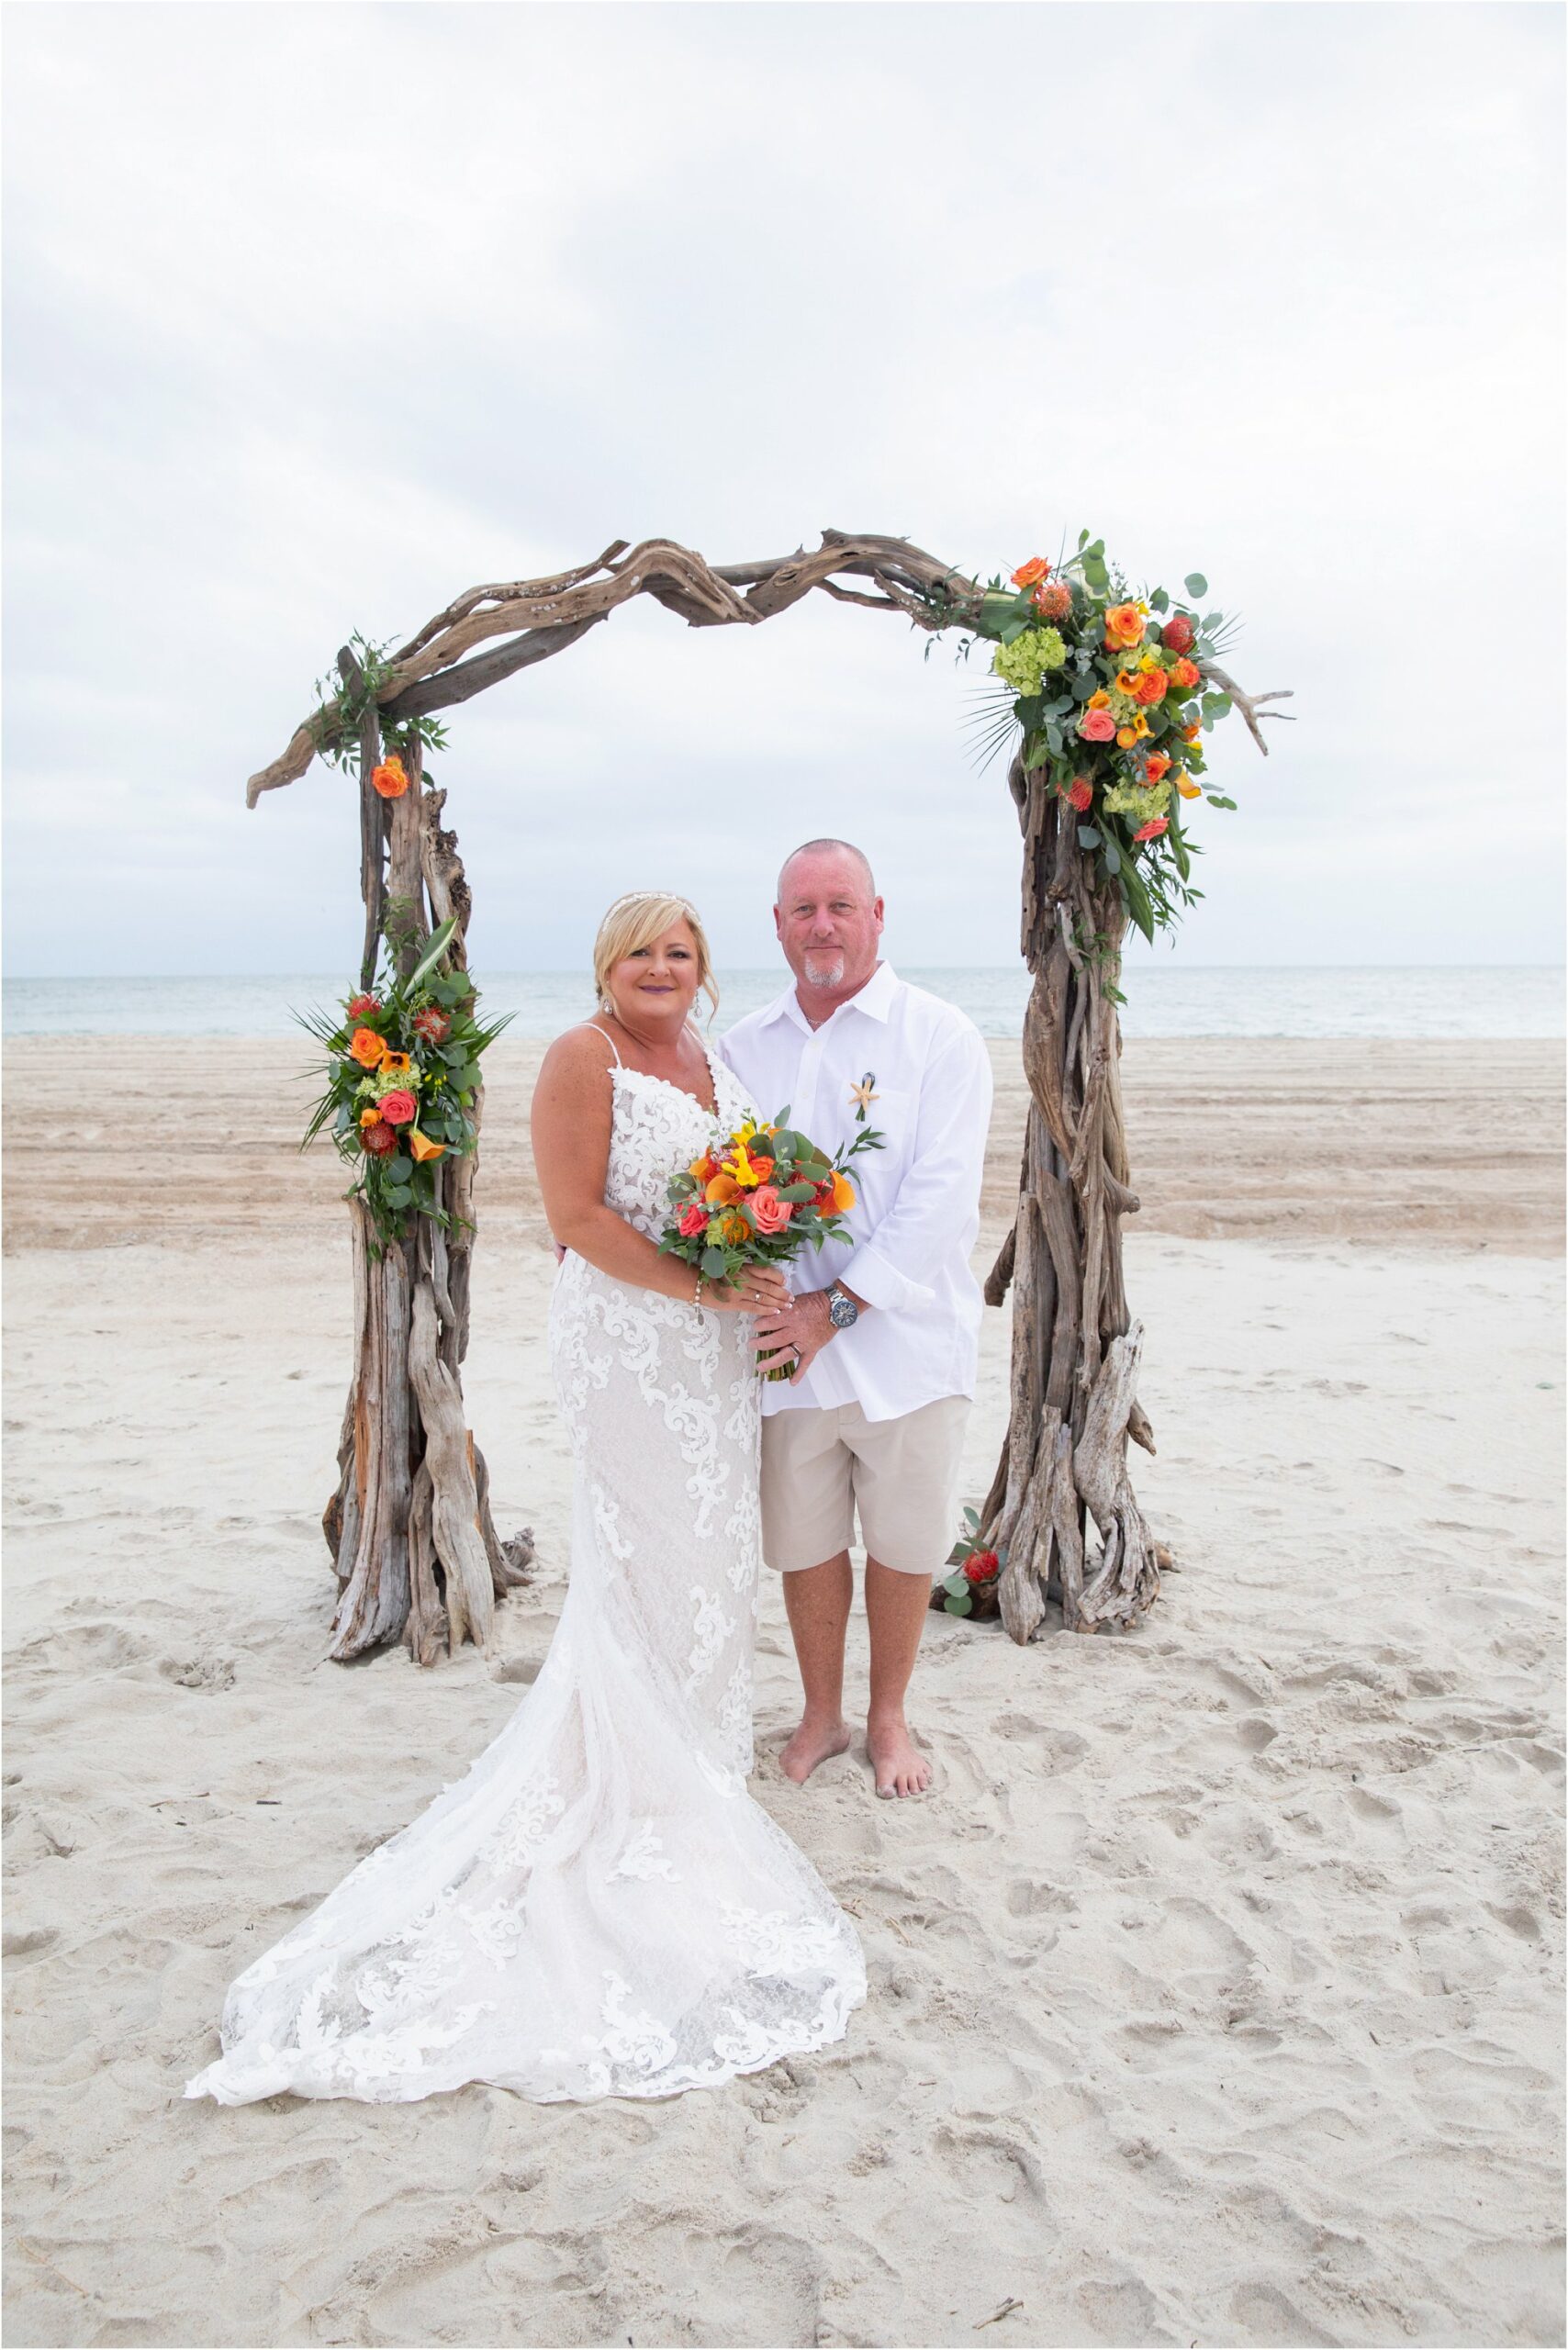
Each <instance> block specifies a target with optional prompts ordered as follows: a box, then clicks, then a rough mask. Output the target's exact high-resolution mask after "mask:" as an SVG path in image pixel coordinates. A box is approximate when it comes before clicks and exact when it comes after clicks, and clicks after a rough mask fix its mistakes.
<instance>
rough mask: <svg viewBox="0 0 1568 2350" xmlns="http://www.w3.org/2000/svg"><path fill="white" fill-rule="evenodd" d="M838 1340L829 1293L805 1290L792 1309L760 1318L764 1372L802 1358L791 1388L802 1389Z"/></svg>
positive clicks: (760, 1361)
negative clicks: (825, 1350) (825, 1351)
mask: <svg viewBox="0 0 1568 2350" xmlns="http://www.w3.org/2000/svg"><path fill="white" fill-rule="evenodd" d="M837 1336H838V1332H837V1331H836V1329H835V1328H834V1322H833V1316H832V1315H830V1314H829V1312H828V1310H827V1292H826V1290H825V1289H808V1290H804V1291H802V1292H801V1295H800V1296H799V1297H796V1298H792V1299H791V1300H790V1303H789V1304H788V1305H784V1306H779V1307H775V1308H773V1309H770V1310H769V1311H767V1312H766V1313H762V1314H759V1315H757V1317H756V1340H757V1361H758V1364H759V1366H760V1368H761V1369H762V1370H764V1371H772V1370H773V1369H774V1368H775V1366H776V1365H779V1364H787V1363H790V1361H792V1360H795V1358H797V1357H798V1358H799V1360H798V1361H796V1363H795V1369H794V1371H793V1373H792V1375H791V1377H790V1386H791V1387H798V1386H799V1385H800V1383H801V1380H802V1379H804V1377H805V1375H806V1373H807V1371H810V1369H811V1367H812V1363H813V1362H814V1361H815V1360H816V1358H817V1357H818V1355H820V1354H821V1352H822V1350H823V1348H824V1347H825V1346H826V1345H827V1343H828V1341H829V1340H830V1339H831V1338H836V1337H837Z"/></svg>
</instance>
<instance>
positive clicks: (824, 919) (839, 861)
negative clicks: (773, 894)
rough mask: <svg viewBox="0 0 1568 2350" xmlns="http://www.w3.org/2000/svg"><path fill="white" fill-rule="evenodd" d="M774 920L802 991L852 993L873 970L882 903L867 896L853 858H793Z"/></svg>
mask: <svg viewBox="0 0 1568 2350" xmlns="http://www.w3.org/2000/svg"><path fill="white" fill-rule="evenodd" d="M773 919H774V923H775V924H776V926H777V928H778V943H779V945H780V946H782V947H783V949H784V959H785V961H786V962H787V963H788V964H789V966H790V969H791V971H793V973H794V974H795V979H796V981H797V983H798V984H799V985H800V986H801V987H802V988H811V989H820V990H823V992H826V993H831V994H835V995H836V994H838V993H840V992H841V991H842V992H846V993H851V994H852V993H854V992H855V991H856V990H857V989H859V988H862V987H864V986H865V984H866V981H867V980H868V979H869V978H870V976H871V974H872V972H873V971H874V970H875V969H876V968H877V948H878V946H879V941H880V939H881V935H882V901H881V900H880V898H877V897H873V896H872V894H871V890H870V886H869V881H868V875H867V872H866V868H865V867H864V866H863V865H862V864H861V862H860V860H859V858H858V857H854V856H844V855H843V854H842V853H839V852H834V851H830V850H818V851H814V852H813V853H812V854H811V855H810V856H792V857H791V858H790V862H789V864H788V865H787V866H786V867H785V868H784V873H783V878H782V881H781V884H780V890H779V899H778V904H777V905H776V906H775V907H774V909H773Z"/></svg>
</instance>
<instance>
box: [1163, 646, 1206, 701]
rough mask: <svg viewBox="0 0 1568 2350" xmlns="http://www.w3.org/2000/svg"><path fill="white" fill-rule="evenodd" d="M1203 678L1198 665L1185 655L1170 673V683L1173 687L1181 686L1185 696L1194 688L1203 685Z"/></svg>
mask: <svg viewBox="0 0 1568 2350" xmlns="http://www.w3.org/2000/svg"><path fill="white" fill-rule="evenodd" d="M1203 677H1204V673H1203V671H1202V670H1201V669H1200V668H1199V666H1198V665H1197V663H1196V662H1195V661H1189V660H1188V658H1187V656H1186V655H1185V654H1183V655H1182V658H1181V659H1180V661H1178V662H1177V664H1176V666H1175V667H1174V668H1173V669H1172V670H1171V672H1170V682H1171V684H1172V685H1173V686H1180V687H1181V688H1182V692H1183V693H1184V694H1185V693H1191V692H1192V690H1193V687H1194V686H1196V685H1201V684H1202V683H1203Z"/></svg>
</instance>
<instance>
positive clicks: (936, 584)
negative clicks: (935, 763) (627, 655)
mask: <svg viewBox="0 0 1568 2350" xmlns="http://www.w3.org/2000/svg"><path fill="white" fill-rule="evenodd" d="M846 578H854V579H865V580H868V581H869V582H870V583H871V592H866V591H864V590H861V589H857V588H846V587H845V585H844V584H843V583H844V581H845V579H846ZM813 588H821V589H823V590H824V591H826V592H827V593H829V594H831V595H834V596H836V597H838V598H839V599H841V600H847V601H852V602H856V603H863V604H869V605H870V606H871V608H872V609H873V610H878V611H890V612H902V613H903V614H904V615H905V616H906V617H907V618H909V619H910V620H912V621H914V622H915V623H916V624H917V626H919V627H922V628H927V629H937V628H944V627H949V626H951V625H952V624H953V622H954V621H957V620H961V619H962V618H963V617H964V616H965V615H966V614H967V613H972V612H973V611H975V610H978V608H979V604H980V598H981V596H982V595H983V593H984V590H983V588H980V585H979V583H978V582H977V581H975V580H973V579H969V578H966V577H965V576H963V575H962V574H961V573H960V572H958V571H955V570H954V568H953V566H952V565H950V564H945V563H940V562H938V560H937V558H936V557H935V555H932V554H926V553H925V551H924V548H921V547H916V546H912V545H911V544H910V543H909V541H908V540H907V539H891V538H870V537H857V536H854V535H851V534H850V533H848V532H843V531H824V532H823V542H822V544H821V546H819V547H814V548H812V549H811V550H809V551H808V550H806V549H804V548H797V549H796V551H795V553H794V554H787V555H774V556H770V557H769V558H767V560H766V561H764V562H759V563H741V564H710V563H707V562H705V561H704V560H703V558H702V556H701V555H700V554H693V553H692V552H691V550H690V549H689V547H682V546H678V545H676V543H674V541H673V540H670V539H645V540H644V541H643V543H641V544H640V545H638V546H634V547H632V548H628V547H627V546H626V543H625V542H624V541H623V540H621V541H618V542H617V543H615V545H613V546H610V547H607V548H606V549H605V551H604V553H603V554H602V555H600V556H599V558H598V559H597V561H595V562H593V563H590V564H584V565H581V567H580V568H579V569H577V570H576V571H564V572H556V573H553V574H552V575H551V576H548V577H546V578H543V579H515V580H510V581H507V582H505V583H503V584H500V585H496V586H491V587H487V588H468V589H467V590H465V593H464V594H463V595H461V596H457V597H454V599H453V600H452V602H451V603H450V604H448V605H447V606H446V607H445V609H444V610H442V611H440V612H437V613H436V614H435V616H434V617H433V619H431V620H429V621H426V622H425V624H424V626H423V627H422V628H420V629H417V630H416V631H415V632H414V634H413V635H412V636H411V637H410V638H409V641H408V643H406V644H403V645H401V646H399V647H398V651H397V653H395V654H394V655H393V656H392V660H391V663H390V665H389V666H388V668H387V671H386V677H384V678H383V679H382V681H381V683H380V685H379V687H378V688H377V689H376V701H377V704H378V705H379V707H380V710H381V711H382V713H383V715H384V716H385V718H386V720H387V721H388V722H391V723H393V724H397V725H401V724H404V723H406V722H407V721H408V720H409V719H410V718H421V717H426V716H428V715H429V714H430V713H431V711H437V710H449V709H451V708H452V707H453V706H454V704H456V703H458V702H464V701H467V700H469V699H471V698H472V696H473V695H475V694H476V693H482V692H483V691H484V690H485V688H487V686H493V685H498V683H499V682H500V680H501V679H502V678H503V677H513V676H515V675H516V673H517V671H518V670H520V669H524V668H527V667H528V666H530V665H531V664H532V663H533V662H535V661H546V660H548V659H549V658H550V656H551V655H553V654H556V653H564V652H565V651H566V647H567V645H569V644H575V643H577V639H578V638H579V637H581V636H584V635H586V634H587V632H588V630H589V629H590V628H593V627H595V626H597V624H598V623H599V621H603V620H608V619H609V617H610V613H611V612H613V611H615V610H619V608H620V607H621V606H622V604H625V603H629V602H630V601H631V600H632V599H633V597H634V596H651V597H652V598H653V599H654V600H655V603H659V604H662V605H664V606H665V608H666V610H669V611H673V612H675V613H676V614H677V615H678V618H680V619H681V620H684V621H686V622H687V623H688V625H689V626H690V627H692V628H722V627H725V626H730V625H736V624H738V625H740V626H742V627H753V626H755V625H756V622H757V621H764V620H770V619H771V618H772V617H773V616H774V614H775V613H778V612H782V611H787V610H789V608H790V605H791V604H797V603H799V602H800V601H801V598H802V597H804V596H809V595H810V594H811V593H812V589H813ZM495 637H500V638H504V639H505V640H506V642H505V643H500V644H498V645H496V646H495V647H494V648H493V649H492V650H491V651H489V652H487V653H483V654H478V655H475V654H474V652H473V648H474V647H475V646H476V645H477V644H482V643H486V642H487V640H488V639H490V638H495ZM469 655H472V656H473V657H465V656H469ZM345 684H346V685H347V686H348V687H349V690H348V692H347V693H346V694H345V695H344V697H342V699H340V700H339V701H336V702H332V703H329V704H328V705H327V706H326V707H325V708H324V709H323V710H320V711H315V712H313V713H312V714H311V716H310V717H309V718H308V719H306V720H304V721H303V722H301V724H300V725H298V726H297V727H296V729H295V731H294V733H293V734H292V735H291V736H290V738H289V741H288V744H287V747H286V749H285V750H284V751H282V752H281V753H280V754H279V755H278V756H277V757H276V758H275V759H274V760H273V761H272V762H271V763H270V765H268V766H266V767H260V768H258V769H257V771H256V773H255V774H254V775H253V776H252V778H251V779H250V781H249V783H248V784H247V785H246V787H245V799H246V804H247V805H248V806H250V807H252V808H253V807H254V806H255V804H256V802H257V800H259V799H260V798H261V796H262V794H263V792H264V791H277V790H280V789H282V788H283V786H284V785H286V784H290V783H297V781H298V779H299V778H300V777H301V776H302V775H303V774H304V773H305V771H306V769H307V767H308V766H309V765H310V762H311V760H312V759H313V758H314V757H315V756H316V755H317V753H318V751H321V750H326V749H330V747H332V745H334V744H336V743H337V742H339V741H340V740H341V739H342V733H343V729H344V726H345V723H346V722H347V713H348V711H350V710H351V709H352V708H353V707H355V706H356V701H357V696H356V694H355V691H354V688H353V683H352V682H351V681H350V680H349V678H348V676H347V673H346V672H345Z"/></svg>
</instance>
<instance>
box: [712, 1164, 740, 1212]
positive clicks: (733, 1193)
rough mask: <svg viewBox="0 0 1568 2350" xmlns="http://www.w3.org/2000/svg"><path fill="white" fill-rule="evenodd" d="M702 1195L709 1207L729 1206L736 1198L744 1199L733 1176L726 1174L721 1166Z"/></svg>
mask: <svg viewBox="0 0 1568 2350" xmlns="http://www.w3.org/2000/svg"><path fill="white" fill-rule="evenodd" d="M702 1196H703V1198H704V1199H705V1200H706V1201H707V1202H708V1203H709V1205H710V1206H711V1207H712V1206H719V1207H730V1206H732V1205H733V1204H734V1202H735V1201H736V1200H741V1199H744V1198H745V1192H743V1191H742V1190H741V1187H740V1185H739V1184H738V1183H737V1182H736V1181H735V1179H734V1176H733V1175H726V1174H725V1173H724V1171H723V1169H722V1168H721V1169H720V1170H719V1172H718V1174H717V1175H715V1176H714V1178H713V1180H712V1181H711V1183H710V1184H709V1186H708V1188H707V1190H706V1191H705V1192H703V1194H702Z"/></svg>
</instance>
